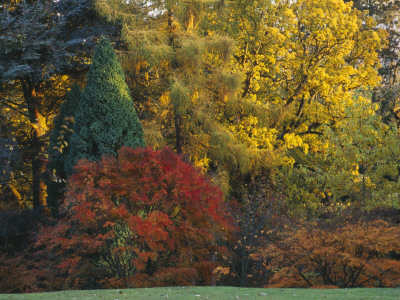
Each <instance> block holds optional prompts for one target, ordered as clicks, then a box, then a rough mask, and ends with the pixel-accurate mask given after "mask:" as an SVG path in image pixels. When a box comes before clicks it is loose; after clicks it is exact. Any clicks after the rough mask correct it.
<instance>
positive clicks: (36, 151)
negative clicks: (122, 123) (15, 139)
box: [0, 0, 110, 207]
mask: <svg viewBox="0 0 400 300" xmlns="http://www.w3.org/2000/svg"><path fill="white" fill-rule="evenodd" d="M67 2H68V3H74V5H72V6H68V5H67V6H64V4H65V3H67ZM89 2H90V1H81V0H68V1H52V0H48V1H36V0H35V1H6V2H4V4H3V5H2V6H1V8H0V14H1V16H0V35H1V43H0V71H1V78H0V81H1V82H2V83H4V84H7V85H8V86H10V87H11V88H10V89H9V90H12V91H13V94H17V93H18V94H19V95H20V96H18V101H15V100H16V99H13V97H14V95H13V94H11V95H12V97H6V98H5V99H2V103H1V104H2V106H10V105H11V106H12V107H13V109H15V110H16V111H18V112H19V113H20V118H18V120H19V119H24V118H25V115H26V116H27V119H28V124H29V132H26V133H25V135H27V136H28V139H29V141H28V143H27V144H28V149H27V150H28V151H24V153H26V155H28V157H29V161H30V164H31V172H29V173H30V174H29V177H31V178H32V183H31V184H32V194H33V195H32V198H33V207H39V206H42V207H45V206H46V186H45V183H44V180H43V178H42V174H43V172H44V171H45V160H46V159H45V156H46V153H45V149H46V143H47V139H48V132H49V129H50V128H51V125H52V124H51V121H52V115H53V114H54V112H55V111H57V108H58V105H59V103H60V96H61V95H62V94H63V93H65V85H64V84H65V83H67V85H68V79H69V78H70V77H74V76H75V77H76V74H77V73H79V72H80V71H82V70H84V69H85V65H86V62H85V57H86V56H87V55H86V54H87V53H88V49H90V45H91V44H92V39H93V37H94V35H96V34H98V32H100V31H101V32H103V33H106V32H110V31H106V30H105V29H104V28H106V27H107V26H104V27H101V26H93V25H98V24H99V23H101V21H99V20H100V19H99V18H98V17H96V16H95V15H94V14H93V13H92V14H91V16H92V18H91V22H92V23H91V24H87V23H85V21H86V20H87V19H85V18H82V16H83V15H84V14H82V12H83V11H85V10H86V9H88V8H89V6H90V5H89ZM82 4H85V5H82ZM89 11H90V10H89ZM91 11H92V12H94V10H93V9H92V10H91ZM86 12H87V11H86ZM96 22H97V24H96ZM93 23H94V24H93ZM103 24H104V25H106V24H105V23H104V22H103ZM94 27H96V30H92V29H93V28H94ZM108 28H110V26H108ZM86 41H87V42H86ZM65 74H68V75H69V76H70V77H65V76H64V77H63V76H62V75H65ZM19 98H21V99H23V101H19ZM15 122H16V123H18V121H17V120H15Z"/></svg>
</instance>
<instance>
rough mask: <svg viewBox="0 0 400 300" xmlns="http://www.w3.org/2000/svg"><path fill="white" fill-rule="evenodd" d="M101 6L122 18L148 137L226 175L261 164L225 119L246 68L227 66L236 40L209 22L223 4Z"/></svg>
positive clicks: (126, 56) (102, 2)
mask: <svg viewBox="0 0 400 300" xmlns="http://www.w3.org/2000/svg"><path fill="white" fill-rule="evenodd" d="M97 7H98V10H99V11H100V12H101V13H102V14H104V15H106V16H108V17H110V18H112V19H114V20H121V22H122V23H123V28H124V29H123V34H122V36H123V39H124V40H125V41H126V44H127V45H128V49H127V51H124V52H123V53H121V64H122V65H123V66H124V68H125V69H126V72H127V76H128V78H129V79H130V86H131V87H132V89H133V90H134V91H135V92H134V97H135V103H138V106H139V113H140V114H141V117H142V120H143V124H144V131H145V136H146V138H147V140H148V142H149V143H151V144H153V145H155V146H163V145H164V144H169V145H171V146H173V147H174V148H175V150H176V151H177V152H178V153H184V154H185V155H187V156H188V157H189V158H190V159H191V160H192V162H194V163H195V164H196V165H197V166H200V167H202V168H203V169H204V170H210V171H212V172H213V173H214V174H215V175H216V177H218V178H219V179H221V180H222V178H227V176H225V175H226V174H227V172H230V173H231V174H238V173H245V172H248V171H249V169H250V168H251V166H253V167H254V165H256V163H255V158H254V157H252V153H251V152H250V151H247V148H246V146H245V145H244V144H242V143H241V142H239V141H238V140H237V139H236V138H235V136H234V135H233V134H232V133H231V132H229V130H228V129H227V128H226V124H224V122H225V120H224V119H223V118H222V119H221V116H223V114H224V111H226V110H227V105H228V103H229V100H230V99H231V98H232V97H236V93H237V89H238V87H239V85H240V75H238V74H237V72H236V71H233V72H232V70H230V69H229V68H227V65H228V64H229V61H230V59H231V58H232V53H233V50H234V47H233V46H234V42H233V40H232V39H230V38H227V37H226V36H224V35H219V34H215V33H213V32H209V31H208V30H207V29H206V28H204V27H203V25H204V24H205V23H204V21H205V18H204V17H205V16H206V15H207V14H208V13H211V12H213V11H214V12H216V11H217V4H216V3H215V2H214V1H170V0H165V1H164V0H163V1H156V2H152V4H151V5H144V4H143V3H142V2H141V1H129V2H128V3H123V2H117V1H108V0H98V1H97ZM252 159H253V160H252ZM221 180H220V181H221ZM225 182H226V181H225ZM225 191H226V189H225Z"/></svg>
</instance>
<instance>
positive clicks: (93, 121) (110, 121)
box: [64, 38, 145, 176]
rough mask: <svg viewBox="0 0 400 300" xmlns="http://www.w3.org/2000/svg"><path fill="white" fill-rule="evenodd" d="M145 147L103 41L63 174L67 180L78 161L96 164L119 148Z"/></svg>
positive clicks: (122, 78)
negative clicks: (93, 161)
mask: <svg viewBox="0 0 400 300" xmlns="http://www.w3.org/2000/svg"><path fill="white" fill-rule="evenodd" d="M144 145H145V142H144V139H143V130H142V125H141V123H140V121H139V118H138V116H137V114H136V110H135V107H134V105H133V102H132V98H131V95H130V91H129V88H128V86H127V84H126V82H125V75H124V72H123V70H122V68H121V66H120V64H119V63H118V61H117V57H116V55H115V53H114V50H113V48H112V46H111V44H110V42H109V41H108V40H107V39H105V38H102V39H101V40H100V41H99V44H98V45H97V47H96V50H95V53H94V56H93V63H92V65H91V67H90V70H89V73H88V76H87V85H86V87H85V88H84V90H83V92H82V97H81V100H80V102H79V109H78V111H77V113H76V115H75V126H74V132H73V134H72V135H71V139H70V145H69V150H68V153H67V154H66V157H65V163H64V170H65V172H66V175H67V176H69V175H70V174H71V173H72V172H73V167H74V166H75V164H76V163H77V161H78V160H80V159H89V160H97V159H99V158H100V157H101V156H102V155H104V154H114V155H116V154H117V150H118V149H119V148H120V147H121V146H128V147H143V146H144Z"/></svg>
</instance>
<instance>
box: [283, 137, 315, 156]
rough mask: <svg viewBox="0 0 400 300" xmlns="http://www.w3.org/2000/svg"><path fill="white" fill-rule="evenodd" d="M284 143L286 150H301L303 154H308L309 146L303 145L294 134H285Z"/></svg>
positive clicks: (299, 138) (301, 140)
mask: <svg viewBox="0 0 400 300" xmlns="http://www.w3.org/2000/svg"><path fill="white" fill-rule="evenodd" d="M284 141H285V146H286V147H287V149H294V148H302V149H303V151H304V153H305V154H307V153H308V148H309V145H308V144H307V143H305V142H304V140H303V139H302V138H301V137H300V136H298V135H296V134H294V133H288V134H285V136H284Z"/></svg>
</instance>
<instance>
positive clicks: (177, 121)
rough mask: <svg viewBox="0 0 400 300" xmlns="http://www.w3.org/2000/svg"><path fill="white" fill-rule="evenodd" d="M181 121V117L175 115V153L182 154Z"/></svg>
mask: <svg viewBox="0 0 400 300" xmlns="http://www.w3.org/2000/svg"><path fill="white" fill-rule="evenodd" d="M181 123H182V119H181V116H180V115H179V114H177V113H175V142H176V153H178V154H181V153H182V136H181V135H182V126H181Z"/></svg>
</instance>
